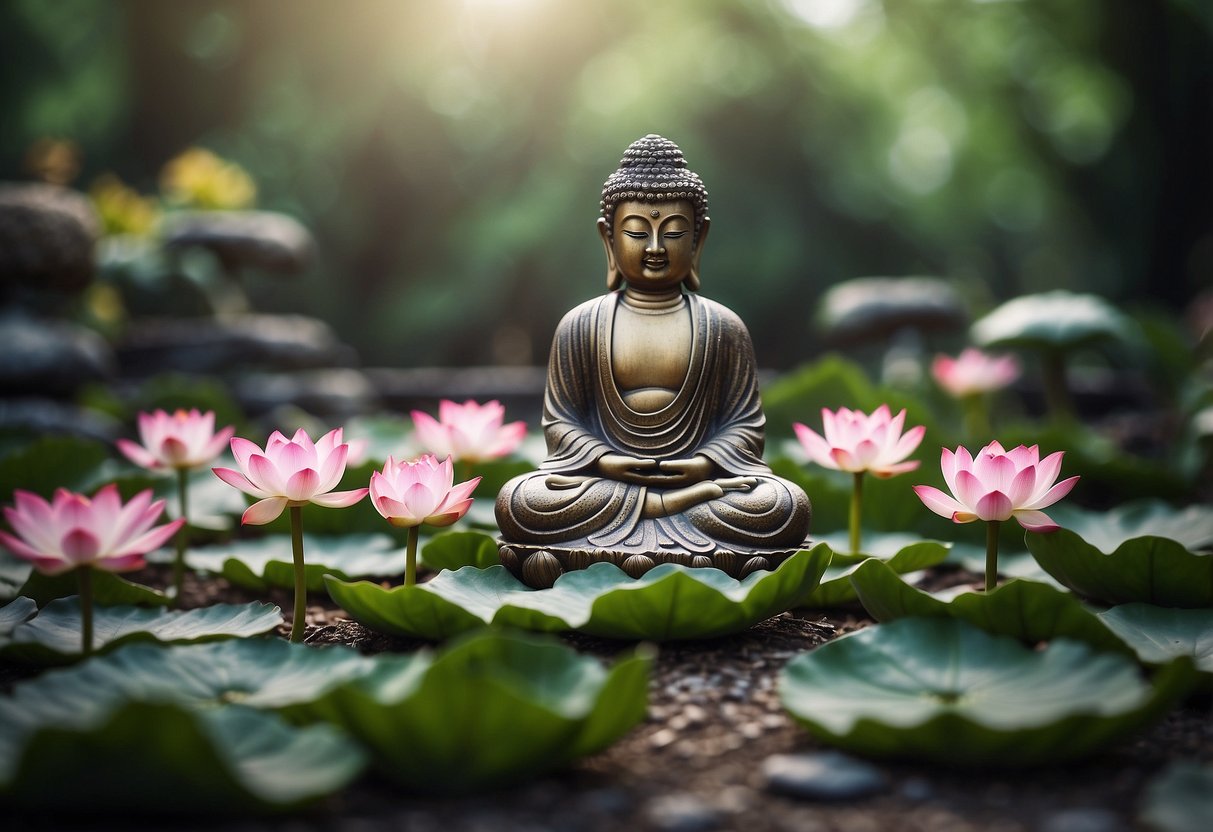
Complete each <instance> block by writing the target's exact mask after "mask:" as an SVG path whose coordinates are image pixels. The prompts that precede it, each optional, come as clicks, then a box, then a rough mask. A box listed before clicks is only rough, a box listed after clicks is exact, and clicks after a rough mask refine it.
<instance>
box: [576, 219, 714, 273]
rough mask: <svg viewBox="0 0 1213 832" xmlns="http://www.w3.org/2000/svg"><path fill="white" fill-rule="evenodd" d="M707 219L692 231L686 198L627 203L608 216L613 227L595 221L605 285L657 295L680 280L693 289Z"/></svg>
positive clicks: (603, 220) (693, 226)
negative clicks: (604, 259)
mask: <svg viewBox="0 0 1213 832" xmlns="http://www.w3.org/2000/svg"><path fill="white" fill-rule="evenodd" d="M707 223H708V221H707V219H706V218H705V219H704V220H703V221H702V224H701V226H700V230H699V234H698V235H696V233H695V211H694V206H693V205H692V204H691V201H690V200H687V199H671V200H662V201H659V202H642V201H640V200H627V201H624V202H620V203H619V204H618V205H617V206H616V208H615V212H614V217H613V226H608V225H607V220H605V219H600V220H599V221H598V232H599V234H600V235H601V236H602V243H603V246H604V247H605V249H606V257H607V285H608V287H609V288H611V289H616V288H619V284H620V283H621V282H626V283H627V284H628V286H630V287H631V288H632V289H633V290H635V291H640V292H659V291H667V290H669V289H672V288H674V287H676V286H678V284H680V283H683V282H685V283H686V284H687V288H689V289H692V290H695V289H698V288H699V275H698V272H699V254H700V252H701V251H702V250H703V241H704V239H705V238H706V236H707Z"/></svg>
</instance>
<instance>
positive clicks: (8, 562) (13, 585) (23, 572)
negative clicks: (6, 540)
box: [0, 549, 34, 601]
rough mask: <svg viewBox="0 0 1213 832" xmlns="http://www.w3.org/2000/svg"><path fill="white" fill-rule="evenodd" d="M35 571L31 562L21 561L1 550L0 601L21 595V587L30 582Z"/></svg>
mask: <svg viewBox="0 0 1213 832" xmlns="http://www.w3.org/2000/svg"><path fill="white" fill-rule="evenodd" d="M33 571H34V568H33V567H32V566H30V564H29V561H24V560H21V559H20V558H18V557H16V556H14V555H10V554H9V553H8V552H6V551H5V550H3V549H0V601H7V600H9V599H10V598H16V597H17V596H18V595H20V594H21V592H20V590H21V586H22V585H23V584H24V583H25V582H26V581H27V580H29V576H30V573H31V572H33Z"/></svg>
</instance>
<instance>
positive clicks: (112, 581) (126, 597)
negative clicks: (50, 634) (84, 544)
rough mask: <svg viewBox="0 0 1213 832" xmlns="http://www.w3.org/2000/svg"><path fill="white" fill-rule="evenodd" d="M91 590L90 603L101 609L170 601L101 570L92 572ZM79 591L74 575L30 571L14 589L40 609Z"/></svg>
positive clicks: (162, 594) (141, 586)
mask: <svg viewBox="0 0 1213 832" xmlns="http://www.w3.org/2000/svg"><path fill="white" fill-rule="evenodd" d="M165 552H166V557H167V559H168V560H169V562H171V556H168V554H167V550H165ZM154 554H155V553H153V555H154ZM153 559H154V558H153ZM92 588H93V603H94V604H97V605H98V606H102V607H114V606H135V607H166V606H168V604H169V602H170V601H171V600H172V599H171V598H169V596H168V595H166V594H165V593H163V592H161V591H160V590H158V589H154V588H152V587H150V586H144V585H143V584H139V583H135V582H134V581H129V580H127V579H126V578H124V577H122V576H121V575H116V574H114V573H113V572H106V571H104V570H101V569H94V570H93V586H92ZM79 592H80V579H79V578H78V577H77V576H76V573H75V572H64V573H63V574H61V575H44V574H42V573H41V572H31V573H30V575H29V577H28V578H26V581H25V583H24V584H22V585H21V587H20V589H18V590H17V594H18V595H23V596H25V597H26V598H33V599H34V601H36V602H37V604H38V606H40V607H44V606H46V605H47V604H49V603H50V602H51V601H54V600H56V599H58V598H68V597H71V596H73V595H76V594H77V593H79Z"/></svg>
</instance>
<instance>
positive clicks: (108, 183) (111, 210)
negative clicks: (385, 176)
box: [88, 173, 160, 236]
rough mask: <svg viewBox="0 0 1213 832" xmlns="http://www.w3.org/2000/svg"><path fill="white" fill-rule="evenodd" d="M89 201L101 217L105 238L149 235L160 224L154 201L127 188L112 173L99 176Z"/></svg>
mask: <svg viewBox="0 0 1213 832" xmlns="http://www.w3.org/2000/svg"><path fill="white" fill-rule="evenodd" d="M88 195H89V197H90V198H91V199H92V200H93V205H94V206H95V207H96V209H97V213H98V214H99V215H100V217H101V222H102V225H103V226H104V228H105V233H106V234H136V235H139V236H142V235H144V234H150V233H151V232H152V231H153V230H154V229H155V228H156V224H157V223H158V222H159V221H160V206H159V205H157V204H156V199H155V198H154V197H150V196H143V195H141V194H139V193H138V192H137V191H135V190H134V189H133V188H129V187H127V186H126V184H125V183H124V182H123V181H122V180H121V179H119V178H118V177H117V176H115V175H114V174H112V173H106V174H103V175H102V176H99V177H98V178H97V179H96V181H94V182H93V186H92V187H91V188H89V192H88Z"/></svg>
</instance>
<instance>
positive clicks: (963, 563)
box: [947, 523, 1064, 589]
mask: <svg viewBox="0 0 1213 832" xmlns="http://www.w3.org/2000/svg"><path fill="white" fill-rule="evenodd" d="M978 525H982V524H978ZM1008 525H1014V526H1015V527H1016V528H1018V526H1019V524H1018V523H1015V524H1008ZM1018 537H1019V545H1020V546H1023V545H1024V544H1023V534H1022V529H1020V534H1019V535H1018ZM947 562H948V563H949V564H955V565H956V566H959V567H961V568H963V569H967V570H969V571H970V572H974V573H976V574H978V575H984V574H985V571H986V547H985V546H978V545H976V544H973V543H956V544H953V546H952V549H951V551H949V552H948V560H947ZM998 574H999V575H1000V576H1001V577H1004V578H1022V579H1024V580H1025V581H1035V582H1036V583H1042V584H1049V585H1050V586H1054V587H1056V588H1057V589H1063V588H1064V587H1063V586H1062V583H1061V581H1059V580H1057V579H1056V578H1054V577H1053V576H1052V575H1050V574H1049V573H1048V572H1046V571H1044V570H1043V569H1041V568H1040V564H1039V563H1037V562H1036V559H1035V558H1033V557H1032V555H1031V554H1030V553H1029V552H1027V551H1026V550H1023V551H1010V552H1006V551H1000V552H999V553H998Z"/></svg>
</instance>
